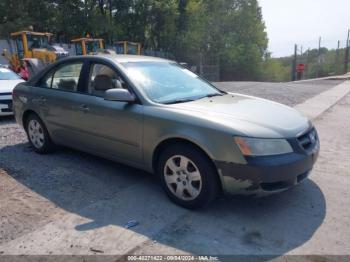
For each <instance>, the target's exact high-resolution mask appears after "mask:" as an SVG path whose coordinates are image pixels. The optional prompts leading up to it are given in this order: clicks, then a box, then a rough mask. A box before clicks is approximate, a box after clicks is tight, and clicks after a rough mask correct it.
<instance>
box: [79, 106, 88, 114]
mask: <svg viewBox="0 0 350 262" xmlns="http://www.w3.org/2000/svg"><path fill="white" fill-rule="evenodd" d="M80 109H81V110H82V111H83V112H85V113H86V112H89V111H90V108H89V107H88V106H87V105H81V106H80Z"/></svg>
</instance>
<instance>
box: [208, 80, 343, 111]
mask: <svg viewBox="0 0 350 262" xmlns="http://www.w3.org/2000/svg"><path fill="white" fill-rule="evenodd" d="M343 81H344V80H315V81H301V82H289V83H260V82H222V83H215V85H216V86H217V87H218V88H220V89H222V90H225V91H229V92H235V93H241V94H246V95H252V96H258V97H262V98H266V99H270V100H273V101H276V102H279V103H282V104H285V105H288V106H295V105H297V104H300V103H302V102H304V101H305V100H307V99H309V98H311V97H313V96H315V95H318V94H319V93H322V92H324V91H326V90H328V89H330V88H332V87H333V86H336V85H339V84H341V83H342V82H343Z"/></svg>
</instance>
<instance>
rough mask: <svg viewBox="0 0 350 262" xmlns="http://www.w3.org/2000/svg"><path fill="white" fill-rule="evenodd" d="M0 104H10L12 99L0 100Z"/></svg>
mask: <svg viewBox="0 0 350 262" xmlns="http://www.w3.org/2000/svg"><path fill="white" fill-rule="evenodd" d="M0 104H3V105H12V100H11V99H4V100H0Z"/></svg>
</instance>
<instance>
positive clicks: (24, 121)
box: [22, 109, 42, 128]
mask: <svg viewBox="0 0 350 262" xmlns="http://www.w3.org/2000/svg"><path fill="white" fill-rule="evenodd" d="M31 114H34V115H36V116H37V117H39V118H40V119H41V117H40V116H39V114H38V113H37V112H35V111H34V110H32V109H27V110H26V111H25V112H24V113H23V116H22V125H23V127H24V128H27V127H26V124H27V119H28V117H29V116H30V115H31ZM41 121H42V120H41Z"/></svg>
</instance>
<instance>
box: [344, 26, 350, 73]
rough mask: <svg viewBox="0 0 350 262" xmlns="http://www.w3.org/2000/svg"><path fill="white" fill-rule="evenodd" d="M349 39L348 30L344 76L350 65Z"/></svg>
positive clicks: (349, 32) (349, 33)
mask: <svg viewBox="0 0 350 262" xmlns="http://www.w3.org/2000/svg"><path fill="white" fill-rule="evenodd" d="M349 37H350V29H349V30H348V38H347V40H346V49H345V61H344V74H346V73H347V72H348V65H349V49H350V46H349Z"/></svg>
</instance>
